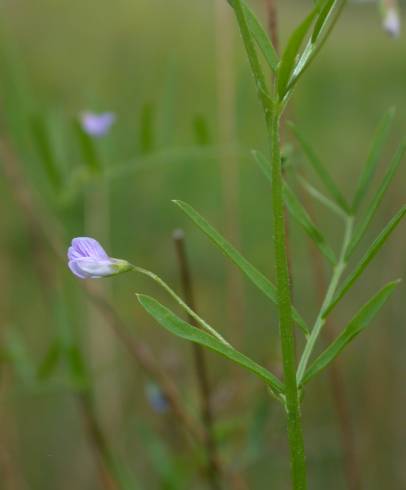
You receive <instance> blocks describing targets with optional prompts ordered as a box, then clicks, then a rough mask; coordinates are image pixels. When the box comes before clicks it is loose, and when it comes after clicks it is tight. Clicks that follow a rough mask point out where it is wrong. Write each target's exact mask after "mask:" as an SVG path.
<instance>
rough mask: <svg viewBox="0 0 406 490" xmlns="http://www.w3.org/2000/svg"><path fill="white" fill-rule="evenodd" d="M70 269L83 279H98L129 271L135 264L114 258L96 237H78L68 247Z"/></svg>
mask: <svg viewBox="0 0 406 490" xmlns="http://www.w3.org/2000/svg"><path fill="white" fill-rule="evenodd" d="M68 260H69V262H68V265H69V269H70V270H71V271H72V272H73V273H74V274H75V276H78V277H80V278H81V279H89V278H90V279H97V278H100V277H108V276H113V275H115V274H120V273H121V272H128V271H130V270H132V269H133V266H132V265H131V264H130V263H129V262H127V261H126V260H122V259H113V258H112V257H109V256H108V255H107V254H106V252H105V251H104V249H103V247H102V246H101V245H100V243H99V242H98V241H97V240H95V239H94V238H88V237H78V238H74V239H73V240H72V245H71V246H70V247H69V249H68Z"/></svg>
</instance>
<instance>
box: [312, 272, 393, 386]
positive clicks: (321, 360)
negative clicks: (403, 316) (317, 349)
mask: <svg viewBox="0 0 406 490" xmlns="http://www.w3.org/2000/svg"><path fill="white" fill-rule="evenodd" d="M398 284H399V281H394V282H390V283H388V284H387V285H386V286H384V287H383V288H382V289H381V290H380V291H379V292H378V293H376V295H375V296H374V297H373V298H371V299H370V300H369V301H368V302H367V303H366V304H365V305H364V306H363V307H362V308H361V309H360V311H359V312H358V313H357V314H356V315H355V316H354V318H353V319H352V320H351V321H350V323H349V324H348V325H347V326H346V327H345V328H344V330H343V331H342V332H341V333H340V335H339V336H338V337H337V338H336V339H335V340H334V341H333V342H332V343H331V344H330V345H329V346H328V347H327V349H326V350H325V351H324V352H323V353H322V354H320V355H319V356H318V357H317V359H316V360H315V361H314V362H313V364H312V365H311V366H310V367H309V368H308V369H307V371H306V372H305V375H304V377H303V380H302V383H303V384H305V383H307V382H308V381H309V380H310V379H311V378H313V377H314V376H315V375H316V374H318V373H319V372H320V371H321V370H323V369H324V368H326V367H327V366H328V365H329V364H330V363H331V362H333V361H334V359H335V358H336V357H337V356H338V355H339V354H340V352H341V351H342V350H343V349H344V348H345V347H346V346H347V345H348V344H349V343H350V342H351V340H353V339H354V338H355V337H356V336H357V335H358V334H359V333H361V332H362V331H363V330H364V329H365V328H366V327H367V326H368V325H369V324H370V323H371V321H372V320H373V319H374V317H375V316H376V314H377V313H378V312H379V310H380V309H381V308H382V306H383V305H384V304H385V303H386V301H387V300H388V298H389V297H390V295H391V294H392V293H393V291H394V289H395V288H396V286H397V285H398Z"/></svg>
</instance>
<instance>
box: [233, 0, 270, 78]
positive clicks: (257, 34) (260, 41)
mask: <svg viewBox="0 0 406 490" xmlns="http://www.w3.org/2000/svg"><path fill="white" fill-rule="evenodd" d="M242 5H243V9H244V14H245V18H246V19H247V24H248V28H249V30H250V32H251V34H252V36H253V37H254V39H255V42H256V43H257V45H258V47H259V49H260V50H261V52H262V54H263V55H264V57H265V59H266V61H267V63H268V65H269V67H270V68H271V70H272V71H273V72H276V70H277V68H278V63H279V57H278V54H277V52H276V50H275V48H274V46H273V45H272V41H271V40H270V39H269V36H268V34H267V33H266V32H265V30H264V28H263V27H262V25H261V23H260V22H259V20H258V19H257V17H256V16H255V14H254V12H253V11H252V10H251V9H250V8H249V7H248V5H247V4H246V2H243V4H242Z"/></svg>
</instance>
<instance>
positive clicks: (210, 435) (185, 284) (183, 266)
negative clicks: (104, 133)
mask: <svg viewBox="0 0 406 490" xmlns="http://www.w3.org/2000/svg"><path fill="white" fill-rule="evenodd" d="M173 240H174V243H175V248H176V254H177V257H178V263H179V272H180V278H181V283H182V289H183V294H184V298H185V302H186V304H187V305H188V306H189V307H190V308H191V309H192V310H194V311H195V310H196V308H195V301H194V296H193V288H192V280H191V275H190V268H189V263H188V260H187V255H186V248H185V237H184V233H183V231H182V230H175V232H174V233H173ZM189 321H190V323H191V324H192V325H194V326H196V327H197V328H199V325H198V324H197V322H196V320H195V319H194V318H193V317H191V316H190V315H189ZM193 357H194V362H195V369H196V378H197V382H198V386H199V391H200V404H201V406H200V411H201V419H202V422H203V426H204V431H205V444H206V453H207V464H208V468H207V476H208V479H209V483H210V487H211V488H212V489H213V490H219V489H220V488H221V485H220V469H219V462H218V458H217V447H216V440H215V437H214V430H213V429H214V428H213V422H214V420H213V413H212V410H211V404H210V383H209V377H208V372H207V363H206V358H205V355H204V351H203V349H202V348H201V346H200V345H197V344H193Z"/></svg>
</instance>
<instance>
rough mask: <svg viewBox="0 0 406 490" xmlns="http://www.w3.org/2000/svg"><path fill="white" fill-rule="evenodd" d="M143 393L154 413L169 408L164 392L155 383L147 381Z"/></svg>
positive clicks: (162, 411)
mask: <svg viewBox="0 0 406 490" xmlns="http://www.w3.org/2000/svg"><path fill="white" fill-rule="evenodd" d="M145 394H146V396H147V400H148V402H149V404H150V406H151V408H152V409H153V410H154V412H156V413H161V414H162V413H166V412H167V411H168V410H169V401H168V398H167V397H166V395H165V393H164V392H163V391H162V390H161V388H160V387H159V386H158V385H156V384H155V383H147V384H146V386H145Z"/></svg>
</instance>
